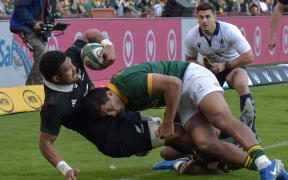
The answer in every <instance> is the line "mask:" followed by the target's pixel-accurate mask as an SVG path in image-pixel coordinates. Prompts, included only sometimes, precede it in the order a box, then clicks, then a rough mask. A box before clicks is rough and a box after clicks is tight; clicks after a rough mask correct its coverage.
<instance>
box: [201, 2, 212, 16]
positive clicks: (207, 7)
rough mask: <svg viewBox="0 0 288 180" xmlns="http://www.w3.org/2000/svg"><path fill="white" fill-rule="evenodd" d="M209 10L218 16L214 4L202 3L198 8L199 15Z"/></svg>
mask: <svg viewBox="0 0 288 180" xmlns="http://www.w3.org/2000/svg"><path fill="white" fill-rule="evenodd" d="M207 10H211V11H212V13H213V14H216V8H215V6H214V5H213V4H212V3H210V2H203V3H200V4H199V5H198V6H197V7H196V11H197V14H198V12H199V11H207Z"/></svg>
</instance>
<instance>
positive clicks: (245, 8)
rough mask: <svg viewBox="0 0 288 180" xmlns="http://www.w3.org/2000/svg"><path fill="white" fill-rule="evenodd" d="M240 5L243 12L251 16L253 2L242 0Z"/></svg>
mask: <svg viewBox="0 0 288 180" xmlns="http://www.w3.org/2000/svg"><path fill="white" fill-rule="evenodd" d="M239 3H240V9H241V12H243V13H247V14H249V12H250V11H249V4H250V3H251V0H240V1H239Z"/></svg>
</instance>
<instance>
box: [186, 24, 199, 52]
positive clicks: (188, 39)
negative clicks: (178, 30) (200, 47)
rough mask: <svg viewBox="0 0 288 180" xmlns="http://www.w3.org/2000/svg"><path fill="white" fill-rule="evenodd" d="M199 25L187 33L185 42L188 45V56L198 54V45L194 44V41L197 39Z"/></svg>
mask: <svg viewBox="0 0 288 180" xmlns="http://www.w3.org/2000/svg"><path fill="white" fill-rule="evenodd" d="M198 28H199V26H196V27H194V28H192V29H190V31H189V32H188V33H187V35H186V37H185V40H184V43H185V47H186V52H185V55H186V56H188V57H195V56H197V55H198V51H197V49H196V47H195V46H194V45H193V42H195V41H196V37H197V33H198Z"/></svg>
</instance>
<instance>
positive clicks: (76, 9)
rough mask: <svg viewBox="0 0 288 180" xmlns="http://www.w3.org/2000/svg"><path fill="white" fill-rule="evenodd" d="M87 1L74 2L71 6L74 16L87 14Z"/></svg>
mask: <svg viewBox="0 0 288 180" xmlns="http://www.w3.org/2000/svg"><path fill="white" fill-rule="evenodd" d="M85 1H86V0H73V4H72V6H71V12H72V14H78V13H81V14H85V13H86V10H85V7H84V6H85Z"/></svg>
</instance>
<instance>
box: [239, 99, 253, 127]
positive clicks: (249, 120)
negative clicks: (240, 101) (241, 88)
mask: <svg viewBox="0 0 288 180" xmlns="http://www.w3.org/2000/svg"><path fill="white" fill-rule="evenodd" d="M254 117H255V113H254V107H253V104H252V101H251V99H250V98H247V99H246V101H245V106H244V109H243V111H242V113H241V116H240V121H242V122H243V123H244V124H246V125H247V126H248V127H249V128H250V129H252V126H253V122H254Z"/></svg>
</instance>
